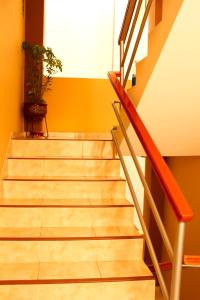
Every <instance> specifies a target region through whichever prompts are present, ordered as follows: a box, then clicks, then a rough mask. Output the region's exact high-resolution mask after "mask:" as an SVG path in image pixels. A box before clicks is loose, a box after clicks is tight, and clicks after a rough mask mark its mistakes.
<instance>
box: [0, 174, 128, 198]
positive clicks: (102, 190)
mask: <svg viewBox="0 0 200 300" xmlns="http://www.w3.org/2000/svg"><path fill="white" fill-rule="evenodd" d="M3 195H4V198H17V199H19V198H22V197H23V198H27V199H33V198H36V199H55V198H56V199H73V198H74V199H80V198H82V199H94V198H95V199H114V198H115V199H122V198H124V195H125V181H124V180H123V179H120V178H119V177H91V176H83V177H79V178H78V177H64V176H63V177H60V176H59V177H58V176H57V177H56V176H54V177H53V178H52V177H36V176H35V177H24V176H18V177H11V176H10V177H7V178H6V179H4V181H3Z"/></svg>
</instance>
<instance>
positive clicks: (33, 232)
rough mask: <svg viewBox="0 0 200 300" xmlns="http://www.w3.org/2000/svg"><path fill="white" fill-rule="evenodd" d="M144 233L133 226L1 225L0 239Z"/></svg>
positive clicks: (112, 236) (114, 236) (136, 235)
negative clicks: (17, 226) (11, 226)
mask: <svg viewBox="0 0 200 300" xmlns="http://www.w3.org/2000/svg"><path fill="white" fill-rule="evenodd" d="M142 238H143V235H142V234H141V233H139V232H138V230H137V229H136V228H135V227H134V225H132V226H129V227H128V226H98V227H92V226H91V227H58V228H56V227H35V228H32V227H31V228H28V227H27V228H20V227H19V228H15V227H13V228H10V227H0V241H2V240H8V241H18V240H22V241H23V240H26V241H32V240H37V241H40V240H47V241H51V240H66V241H67V240H70V241H71V240H88V239H89V240H91V239H93V240H106V239H110V240H111V239H142Z"/></svg>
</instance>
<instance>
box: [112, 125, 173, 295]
mask: <svg viewBox="0 0 200 300" xmlns="http://www.w3.org/2000/svg"><path fill="white" fill-rule="evenodd" d="M111 132H112V136H113V141H114V143H115V146H116V149H117V153H118V155H119V158H120V161H121V165H122V168H123V171H124V174H125V177H126V180H127V184H128V187H129V190H130V193H131V196H132V199H133V203H134V205H135V209H136V211H137V215H138V218H139V220H140V224H141V226H142V230H143V233H144V237H145V241H146V244H147V247H148V250H149V254H150V256H151V259H152V262H153V265H154V268H155V272H156V275H157V278H158V281H159V284H160V288H161V290H162V294H163V297H164V299H165V300H169V294H168V291H167V288H166V285H165V281H164V279H163V276H162V272H161V270H160V266H159V262H158V259H157V257H156V253H155V250H154V247H153V244H152V241H151V238H150V235H149V232H148V229H147V227H146V224H145V221H144V219H143V215H142V211H141V209H140V205H139V203H138V200H137V196H136V194H135V191H134V188H133V185H132V182H131V179H130V176H129V173H128V170H127V167H126V164H125V162H124V158H123V155H122V152H121V149H120V147H119V143H118V141H117V138H116V129H113V130H112V131H111Z"/></svg>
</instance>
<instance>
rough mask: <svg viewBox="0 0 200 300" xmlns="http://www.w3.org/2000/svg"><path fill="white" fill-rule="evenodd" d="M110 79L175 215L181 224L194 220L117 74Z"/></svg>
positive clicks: (109, 75) (110, 76)
mask: <svg viewBox="0 0 200 300" xmlns="http://www.w3.org/2000/svg"><path fill="white" fill-rule="evenodd" d="M108 77H109V79H110V81H111V84H112V86H113V88H114V90H115V92H116V94H117V95H118V98H119V100H120V102H121V104H122V106H123V108H124V110H125V112H126V114H127V116H128V118H129V120H130V123H131V124H132V126H133V128H134V129H135V132H136V134H137V136H138V138H139V140H140V142H141V144H142V146H143V148H144V150H145V152H146V154H147V156H148V157H149V159H150V161H151V165H152V168H153V169H154V171H155V173H156V175H157V177H158V180H159V182H160V185H161V187H162V189H163V191H164V193H165V194H166V196H167V199H168V201H169V203H170V204H171V207H172V209H173V211H174V214H175V216H176V218H177V220H178V221H179V222H188V221H191V220H192V217H193V212H192V210H191V208H190V206H189V204H188V202H187V201H186V199H185V197H184V195H183V193H182V191H181V190H180V188H179V186H178V184H177V182H176V181H175V179H174V177H173V175H172V173H171V172H170V170H169V168H168V166H167V164H166V163H165V161H164V159H163V158H162V156H161V154H160V152H159V150H158V148H157V147H156V145H155V143H154V141H153V140H152V138H151V136H150V134H149V132H148V131H147V129H146V127H145V126H144V123H143V122H142V120H141V118H140V117H139V115H138V113H137V111H136V109H135V107H134V105H133V104H132V102H131V100H130V98H129V97H128V95H127V93H126V92H125V90H124V88H123V86H122V85H121V84H120V82H119V80H118V78H117V76H116V74H115V73H114V72H109V73H108Z"/></svg>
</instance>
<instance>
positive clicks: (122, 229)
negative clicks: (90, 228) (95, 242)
mask: <svg viewBox="0 0 200 300" xmlns="http://www.w3.org/2000/svg"><path fill="white" fill-rule="evenodd" d="M94 231H95V235H96V236H108V237H109V236H138V237H140V236H141V234H140V233H139V232H138V231H137V229H136V228H135V227H134V226H102V227H101V226H98V227H94Z"/></svg>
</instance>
